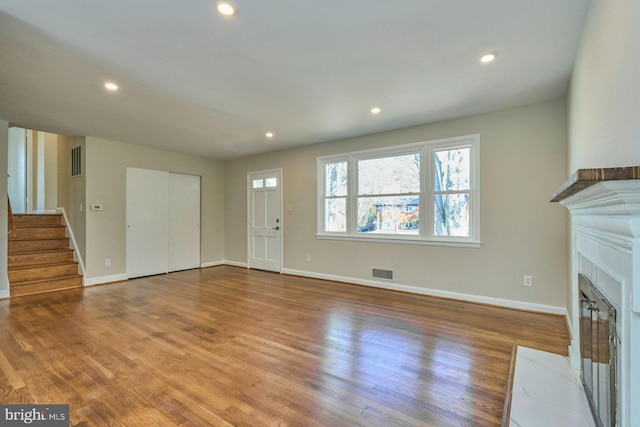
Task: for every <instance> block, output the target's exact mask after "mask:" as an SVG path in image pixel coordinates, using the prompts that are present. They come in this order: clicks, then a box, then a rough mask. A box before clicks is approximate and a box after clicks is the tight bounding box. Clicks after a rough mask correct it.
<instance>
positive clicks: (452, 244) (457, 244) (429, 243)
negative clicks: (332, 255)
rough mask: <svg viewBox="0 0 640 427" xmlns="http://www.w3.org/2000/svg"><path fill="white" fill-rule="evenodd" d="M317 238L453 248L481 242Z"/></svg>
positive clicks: (368, 237) (379, 238) (342, 237)
mask: <svg viewBox="0 0 640 427" xmlns="http://www.w3.org/2000/svg"><path fill="white" fill-rule="evenodd" d="M316 239H318V240H343V241H348V242H367V243H394V244H400V245H419V246H445V247H454V248H475V249H479V248H480V246H481V245H482V242H473V241H464V242H455V241H445V240H422V239H417V238H416V239H406V238H404V239H399V238H396V237H386V236H384V237H382V236H376V237H372V236H371V237H370V236H367V237H359V236H340V235H335V234H316Z"/></svg>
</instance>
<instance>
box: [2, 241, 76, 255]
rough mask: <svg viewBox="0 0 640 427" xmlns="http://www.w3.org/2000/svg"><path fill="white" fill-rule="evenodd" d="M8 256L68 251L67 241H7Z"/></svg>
mask: <svg viewBox="0 0 640 427" xmlns="http://www.w3.org/2000/svg"><path fill="white" fill-rule="evenodd" d="M8 246H9V254H16V253H20V252H36V251H54V250H56V249H69V239H68V238H64V239H55V240H24V241H22V240H9V245H8Z"/></svg>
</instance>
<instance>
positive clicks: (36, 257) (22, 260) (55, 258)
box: [8, 249, 75, 268]
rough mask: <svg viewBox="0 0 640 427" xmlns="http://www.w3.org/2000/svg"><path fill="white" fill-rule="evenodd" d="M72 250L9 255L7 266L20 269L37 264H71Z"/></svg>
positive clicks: (72, 259)
mask: <svg viewBox="0 0 640 427" xmlns="http://www.w3.org/2000/svg"><path fill="white" fill-rule="evenodd" d="M73 261H75V259H74V256H73V249H61V250H57V251H38V252H24V253H16V254H11V255H9V257H8V266H9V268H12V267H22V266H29V265H38V264H57V263H61V262H73Z"/></svg>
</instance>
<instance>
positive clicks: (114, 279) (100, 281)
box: [84, 274, 129, 286]
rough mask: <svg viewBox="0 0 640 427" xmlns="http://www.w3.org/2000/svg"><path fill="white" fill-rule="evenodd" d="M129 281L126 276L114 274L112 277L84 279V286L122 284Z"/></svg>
mask: <svg viewBox="0 0 640 427" xmlns="http://www.w3.org/2000/svg"><path fill="white" fill-rule="evenodd" d="M126 280H129V279H128V277H127V275H126V274H115V275H113V276H101V277H92V278H90V279H85V281H84V286H95V285H103V284H105V283H114V282H124V281H126Z"/></svg>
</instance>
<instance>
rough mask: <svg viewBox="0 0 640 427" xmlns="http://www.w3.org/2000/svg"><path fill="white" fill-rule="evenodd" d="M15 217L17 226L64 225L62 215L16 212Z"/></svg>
mask: <svg viewBox="0 0 640 427" xmlns="http://www.w3.org/2000/svg"><path fill="white" fill-rule="evenodd" d="M13 219H14V221H15V224H16V227H19V226H22V225H27V226H31V225H35V226H38V225H63V221H62V215H18V214H14V215H13Z"/></svg>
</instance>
